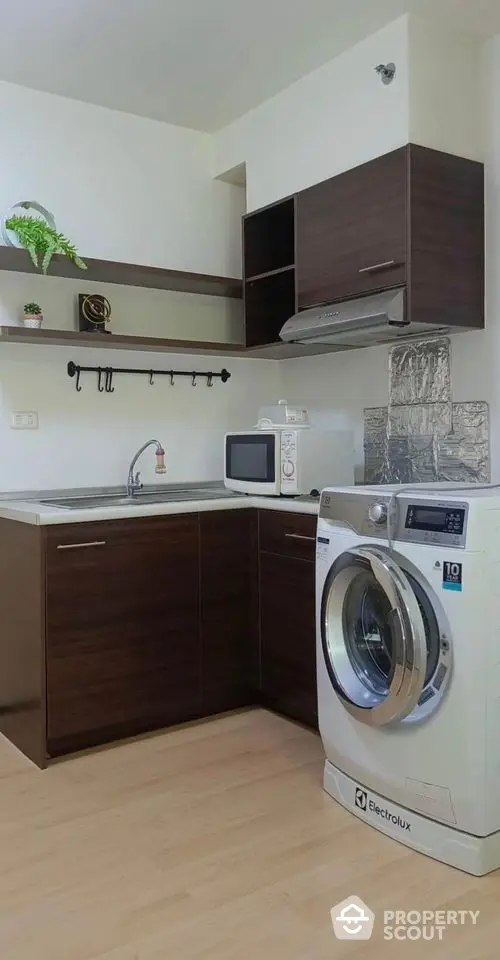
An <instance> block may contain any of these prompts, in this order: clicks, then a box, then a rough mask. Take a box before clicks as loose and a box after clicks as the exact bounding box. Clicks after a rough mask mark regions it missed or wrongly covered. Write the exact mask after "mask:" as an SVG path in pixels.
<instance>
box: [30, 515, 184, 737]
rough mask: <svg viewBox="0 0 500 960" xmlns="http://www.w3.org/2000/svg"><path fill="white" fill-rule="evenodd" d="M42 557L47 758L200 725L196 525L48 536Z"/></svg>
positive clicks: (95, 527)
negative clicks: (157, 730) (195, 721)
mask: <svg viewBox="0 0 500 960" xmlns="http://www.w3.org/2000/svg"><path fill="white" fill-rule="evenodd" d="M45 556H46V596H47V609H46V657H47V745H48V753H49V754H50V755H51V756H54V755H56V754H58V753H65V752H67V750H68V749H71V748H73V749H74V748H75V746H84V745H85V746H87V745H89V744H91V743H98V742H100V741H102V740H105V739H108V738H109V737H111V738H112V737H113V736H116V734H117V732H121V733H122V735H126V734H128V733H130V732H134V733H135V732H138V731H140V730H147V729H152V728H154V727H162V726H167V725H168V724H174V723H179V722H181V721H183V720H188V719H190V718H193V717H197V716H199V715H200V713H201V644H200V635H199V624H198V603H199V578H198V518H197V516H196V515H189V514H183V515H181V516H172V517H154V518H153V517H144V518H143V519H140V520H132V521H131V520H117V521H114V522H108V523H91V524H87V523H85V524H71V525H68V526H64V527H62V526H54V527H49V528H48V533H47V537H46V547H45Z"/></svg>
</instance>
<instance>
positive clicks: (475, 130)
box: [408, 17, 485, 160]
mask: <svg viewBox="0 0 500 960" xmlns="http://www.w3.org/2000/svg"><path fill="white" fill-rule="evenodd" d="M482 53H483V51H482V44H481V42H480V40H479V39H478V38H477V37H472V36H465V35H462V34H459V33H456V32H454V31H453V30H452V29H450V26H449V24H446V26H444V25H440V24H439V23H436V22H432V23H431V22H430V21H428V20H424V19H422V18H420V17H410V18H409V50H408V65H409V80H408V90H409V124H410V136H409V139H410V141H411V142H412V143H419V144H421V145H422V146H424V147H432V148H434V149H435V150H444V151H445V152H448V153H456V154H457V155H458V156H462V157H468V158H469V159H471V160H484V149H485V143H484V140H485V130H484V124H483V121H484V110H483V100H484V97H483V83H482V79H483V78H482Z"/></svg>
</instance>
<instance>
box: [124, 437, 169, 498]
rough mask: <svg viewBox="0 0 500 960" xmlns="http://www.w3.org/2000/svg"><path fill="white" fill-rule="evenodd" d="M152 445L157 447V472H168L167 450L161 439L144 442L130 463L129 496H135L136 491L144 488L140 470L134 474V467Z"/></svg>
mask: <svg viewBox="0 0 500 960" xmlns="http://www.w3.org/2000/svg"><path fill="white" fill-rule="evenodd" d="M152 446H153V447H156V467H155V473H166V472H167V470H166V467H165V451H164V449H163V447H162V445H161V443H160V441H159V440H148V441H147V443H144V444H143V445H142V447H140V449H139V450H138V451H137V453H136V454H135V457H134V458H133V460H132V463H131V464H130V467H129V468H128V478H127V497H133V496H134V494H135V493H136V491H137V490H141V488H142V483H141V481H140V479H139V478H140V476H141V475H140V473H139V471H137V473H135V474H134V468H135V465H136V463H137V461H138V459H139V457H140V455H141V453H144V451H145V450H147V448H148V447H152Z"/></svg>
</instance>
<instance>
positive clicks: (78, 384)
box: [75, 367, 82, 393]
mask: <svg viewBox="0 0 500 960" xmlns="http://www.w3.org/2000/svg"><path fill="white" fill-rule="evenodd" d="M75 372H76V383H75V387H76V392H77V393H81V392H82V388H81V386H80V373H81V370H80V367H76V368H75Z"/></svg>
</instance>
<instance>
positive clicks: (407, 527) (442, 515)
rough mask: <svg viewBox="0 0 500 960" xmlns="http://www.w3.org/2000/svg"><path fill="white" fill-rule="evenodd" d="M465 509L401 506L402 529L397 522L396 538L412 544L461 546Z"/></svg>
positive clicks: (457, 506) (440, 505)
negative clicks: (409, 541)
mask: <svg viewBox="0 0 500 960" xmlns="http://www.w3.org/2000/svg"><path fill="white" fill-rule="evenodd" d="M467 510H468V507H467V504H462V503H436V504H434V503H432V502H429V501H427V502H420V503H418V502H416V503H415V502H412V503H405V504H404V506H403V511H404V512H403V511H402V514H403V516H404V527H403V524H402V523H401V519H400V523H399V530H398V537H399V539H401V540H411V541H413V542H414V543H431V544H442V545H444V546H453V547H465V534H466V523H467ZM402 527H403V529H402Z"/></svg>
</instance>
